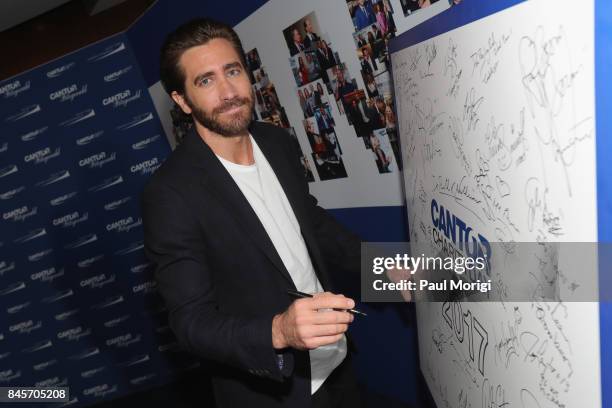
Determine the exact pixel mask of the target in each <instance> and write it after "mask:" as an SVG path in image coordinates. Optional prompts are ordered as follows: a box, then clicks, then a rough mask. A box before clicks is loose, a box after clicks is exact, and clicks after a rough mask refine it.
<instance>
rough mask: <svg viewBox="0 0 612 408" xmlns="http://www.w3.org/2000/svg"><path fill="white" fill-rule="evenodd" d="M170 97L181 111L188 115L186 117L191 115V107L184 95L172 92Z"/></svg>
mask: <svg viewBox="0 0 612 408" xmlns="http://www.w3.org/2000/svg"><path fill="white" fill-rule="evenodd" d="M170 96H171V97H172V99H173V100H174V102H176V104H177V105H178V106H180V107H181V110H182V111H183V112H184V113H185V114H186V115H191V108H190V107H189V105H188V104H187V103H186V102H185V98H184V97H183V95H181V94H180V93H178V92H176V91H172V93H171V94H170Z"/></svg>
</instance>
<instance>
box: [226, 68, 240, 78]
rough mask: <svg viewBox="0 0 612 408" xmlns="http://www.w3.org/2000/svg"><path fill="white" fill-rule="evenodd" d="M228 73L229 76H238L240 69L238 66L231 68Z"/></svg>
mask: <svg viewBox="0 0 612 408" xmlns="http://www.w3.org/2000/svg"><path fill="white" fill-rule="evenodd" d="M227 74H228V75H229V76H237V75H239V74H240V70H239V69H238V68H234V69H230V70H229V71H228V73H227Z"/></svg>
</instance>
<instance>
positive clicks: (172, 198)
mask: <svg viewBox="0 0 612 408" xmlns="http://www.w3.org/2000/svg"><path fill="white" fill-rule="evenodd" d="M250 132H251V134H252V135H253V138H254V139H255V140H256V142H257V144H258V145H259V147H260V148H261V150H262V152H263V154H264V155H265V156H266V158H267V160H268V161H269V163H270V165H271V166H272V169H273V170H274V172H275V173H276V176H277V178H278V180H279V182H280V184H281V185H282V187H283V189H284V191H285V194H286V195H287V198H288V200H289V202H290V203H291V207H292V208H293V211H294V212H295V216H296V218H297V220H298V222H299V225H300V229H301V232H302V235H303V237H304V240H305V242H306V246H307V248H308V251H309V253H310V257H311V260H312V263H313V266H314V268H315V271H316V274H317V277H318V278H319V281H320V282H321V284H322V286H323V288H324V290H326V291H334V288H333V286H332V282H331V279H330V275H329V273H330V270H332V269H333V271H334V273H335V274H337V273H346V274H350V277H349V276H347V278H349V279H359V268H360V265H359V262H360V259H359V258H360V239H359V238H358V237H357V236H356V235H354V234H352V233H351V232H349V231H348V230H346V229H345V228H343V227H342V226H341V225H340V224H339V223H338V222H337V221H336V220H335V219H334V218H333V217H332V216H331V215H329V214H328V213H327V212H326V211H325V210H324V209H322V208H321V207H319V206H318V205H317V200H316V199H315V198H314V197H313V196H312V195H310V193H309V191H308V184H307V182H306V180H305V179H304V175H303V170H302V168H301V166H300V162H299V160H298V157H299V156H298V147H297V142H296V141H294V139H293V138H291V137H290V136H289V135H288V134H287V133H286V132H285V131H284V130H283V129H281V128H277V127H275V126H272V125H268V124H263V123H259V122H254V123H253V124H252V125H251V128H250ZM142 213H143V223H144V233H145V238H144V239H145V253H146V255H147V257H148V258H149V259H150V260H151V261H153V262H154V263H155V264H156V268H155V279H156V282H157V284H158V286H157V287H158V290H159V292H160V294H161V295H162V297H163V299H164V300H165V302H166V304H167V307H168V311H169V316H168V318H169V325H170V327H171V328H172V330H173V332H174V333H175V335H176V337H177V339H178V341H179V343H180V344H181V345H182V346H183V347H184V348H185V349H187V350H189V351H191V352H193V353H194V354H196V355H197V356H200V357H202V358H205V359H207V360H209V361H210V362H211V363H212V366H213V368H214V369H213V370H212V374H211V375H212V382H213V388H214V391H215V397H216V399H217V403H218V406H219V407H247V406H251V407H255V406H257V407H259V406H265V407H297V408H299V407H309V406H310V395H311V394H310V381H311V380H310V359H309V354H308V352H307V351H300V350H296V349H291V348H288V349H285V350H280V351H277V350H274V348H273V347H272V318H273V317H274V315H276V314H278V313H281V312H283V311H284V310H286V308H287V307H288V306H289V305H290V304H291V302H292V301H293V299H292V298H291V297H290V296H289V295H288V294H287V292H286V291H287V289H294V290H295V286H294V284H293V281H292V279H291V276H290V275H289V272H288V271H287V270H286V269H285V267H284V265H283V262H282V260H281V258H280V256H279V255H278V253H277V252H276V250H275V248H274V246H273V244H272V242H271V240H270V238H269V237H268V235H267V233H266V231H265V229H264V227H263V225H262V224H261V222H260V221H259V218H258V217H257V215H256V214H255V212H254V211H253V209H252V208H251V206H250V205H249V203H248V201H247V200H246V198H245V197H244V195H243V194H242V192H241V191H240V189H239V188H238V186H237V185H236V183H235V182H234V180H233V179H232V177H231V176H230V174H229V173H228V172H227V171H226V169H225V168H224V167H223V165H222V164H221V163H220V161H219V160H218V159H217V157H216V156H215V155H214V153H213V152H212V150H211V149H210V148H209V147H208V145H207V144H206V143H205V142H204V141H203V140H202V139H201V138H200V137H199V135H198V134H197V132H196V131H195V128H193V129H192V130H191V131H190V132H189V133H188V134H187V135H186V136H185V138H184V139H183V142H182V143H181V144H180V145H179V146H178V147H177V148H176V150H175V151H174V152H172V153H171V154H170V156H169V157H168V158H167V159H166V161H165V162H164V164H163V165H162V166H161V167H160V168H159V169H158V170H157V171H156V173H155V174H154V175H153V177H152V178H151V180H150V181H149V182H148V183H147V185H146V187H145V190H144V192H143V196H142ZM347 337H348V336H347ZM348 341H349V347H350V348H351V347H354V346H353V345H352V342H351V340H350V338H348ZM280 353H282V354H283V356H284V362H285V366H284V368H283V370H282V371H281V370H280V369H279V366H278V359H277V354H280Z"/></svg>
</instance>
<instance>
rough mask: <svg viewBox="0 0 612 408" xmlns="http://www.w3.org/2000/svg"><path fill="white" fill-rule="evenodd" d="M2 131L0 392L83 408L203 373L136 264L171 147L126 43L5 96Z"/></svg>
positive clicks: (45, 72) (44, 73)
mask: <svg viewBox="0 0 612 408" xmlns="http://www.w3.org/2000/svg"><path fill="white" fill-rule="evenodd" d="M0 118H1V119H0V120H1V121H2V124H1V129H2V130H1V135H0V217H1V218H0V226H1V227H0V231H1V233H0V241H1V242H0V320H1V321H2V324H1V325H0V330H1V331H0V386H9V385H10V386H40V387H51V386H64V387H69V388H70V392H71V395H70V402H69V404H70V405H72V406H84V405H90V404H92V403H93V402H97V401H99V400H101V399H108V398H116V397H118V396H120V395H122V394H125V393H128V392H129V393H131V392H134V391H137V390H138V389H143V388H148V387H151V386H154V385H156V384H161V383H165V382H167V381H168V379H169V377H171V376H173V375H174V374H177V373H178V372H181V371H183V370H185V369H189V368H193V367H197V366H198V365H199V363H198V362H197V361H196V360H194V359H193V358H191V357H189V356H188V355H187V354H184V353H183V352H181V351H180V350H178V346H177V343H176V339H175V338H174V336H173V334H172V332H171V331H170V329H169V327H168V325H167V321H166V311H165V309H164V305H163V302H162V301H161V298H160V297H159V295H158V294H157V292H156V290H155V282H154V280H153V276H152V268H151V265H149V264H148V263H147V260H146V259H145V257H144V253H143V232H142V220H141V218H140V215H139V193H140V191H141V190H142V187H143V186H144V183H145V182H146V180H147V179H148V177H149V176H150V175H151V174H152V172H153V171H154V170H155V169H157V168H158V167H159V166H160V164H161V163H162V162H163V160H164V158H165V157H166V156H167V154H168V153H169V152H170V147H169V144H168V142H167V139H166V137H165V135H164V133H163V130H162V128H161V125H160V121H159V118H158V117H157V114H156V112H155V108H154V106H153V103H152V101H151V99H150V96H149V93H148V91H147V87H146V84H145V81H144V79H143V77H142V74H141V72H140V69H139V67H138V64H137V62H136V59H135V57H134V55H133V52H132V50H131V49H130V46H129V42H128V41H127V39H126V37H125V36H124V35H123V34H121V35H118V36H114V37H111V38H109V39H107V40H104V41H102V42H99V43H96V44H94V45H92V46H89V47H87V48H84V49H81V50H79V51H77V52H75V53H72V54H69V55H67V56H65V57H63V58H61V59H59V60H55V61H53V62H51V63H49V64H46V65H44V66H41V67H38V68H36V69H33V70H31V71H28V72H26V73H24V74H21V75H19V76H17V77H13V78H10V79H8V80H5V81H3V82H1V83H0ZM38 406H40V404H39V405H38Z"/></svg>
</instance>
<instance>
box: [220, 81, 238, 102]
mask: <svg viewBox="0 0 612 408" xmlns="http://www.w3.org/2000/svg"><path fill="white" fill-rule="evenodd" d="M237 95H238V93H237V92H236V86H235V85H234V83H233V82H232V81H231V80H230V79H229V78H226V77H223V79H221V81H219V97H220V98H221V100H224V101H227V100H232V99H234V98H235V97H236V96H237Z"/></svg>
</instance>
